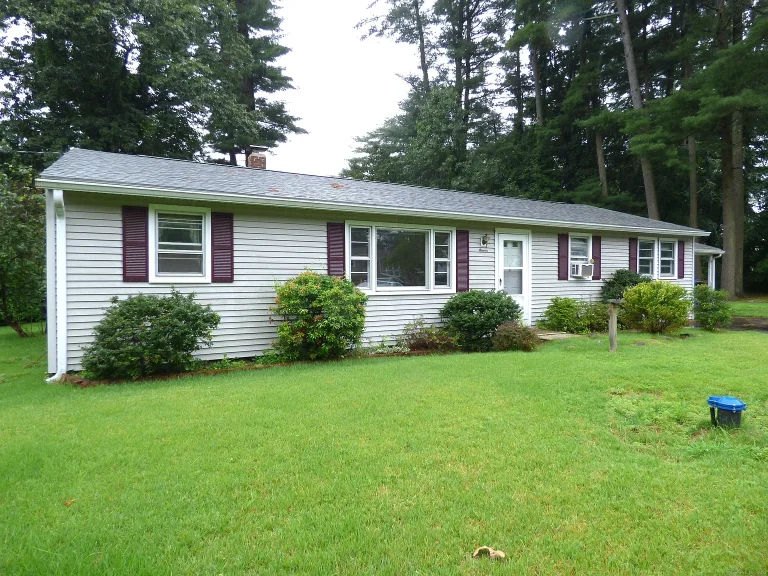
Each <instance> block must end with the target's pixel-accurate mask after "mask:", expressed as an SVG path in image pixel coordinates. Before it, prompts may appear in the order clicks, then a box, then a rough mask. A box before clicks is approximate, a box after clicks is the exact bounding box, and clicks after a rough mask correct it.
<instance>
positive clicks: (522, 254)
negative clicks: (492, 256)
mask: <svg viewBox="0 0 768 576" xmlns="http://www.w3.org/2000/svg"><path fill="white" fill-rule="evenodd" d="M529 241H530V240H529V237H528V235H527V234H499V244H498V250H497V252H496V256H497V258H498V264H497V266H496V270H498V279H497V285H498V289H499V290H504V292H506V293H507V294H509V295H510V296H511V297H512V298H513V299H514V300H515V302H517V303H518V304H519V305H520V308H521V309H522V311H523V320H525V321H526V322H528V323H530V310H529V307H530V303H531V295H530V294H529V291H530V290H529V285H530V282H529V278H530V274H531V263H530V262H529V250H528V248H529V246H528V242H529Z"/></svg>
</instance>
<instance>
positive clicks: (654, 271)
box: [635, 238, 659, 280]
mask: <svg viewBox="0 0 768 576" xmlns="http://www.w3.org/2000/svg"><path fill="white" fill-rule="evenodd" d="M641 242H653V261H652V262H651V273H650V274H644V273H642V272H640V243H641ZM635 256H636V257H637V273H638V274H640V275H641V276H646V277H648V278H652V279H654V280H655V279H656V278H658V277H659V242H658V239H656V238H638V239H637V254H636V255H635Z"/></svg>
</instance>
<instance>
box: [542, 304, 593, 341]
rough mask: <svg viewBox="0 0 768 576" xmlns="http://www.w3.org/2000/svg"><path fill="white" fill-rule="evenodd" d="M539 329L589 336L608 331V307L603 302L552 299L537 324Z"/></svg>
mask: <svg viewBox="0 0 768 576" xmlns="http://www.w3.org/2000/svg"><path fill="white" fill-rule="evenodd" d="M537 325H538V326H539V327H540V328H544V329H545V330H556V331H557V332H569V333H571V334H589V333H590V332H607V331H608V305H607V304H605V303H603V302H585V301H583V300H576V299H575V298H561V297H558V296H556V297H554V298H552V301H551V302H550V303H549V306H547V309H546V310H545V311H544V313H543V314H542V315H541V319H540V320H539V321H538V322H537Z"/></svg>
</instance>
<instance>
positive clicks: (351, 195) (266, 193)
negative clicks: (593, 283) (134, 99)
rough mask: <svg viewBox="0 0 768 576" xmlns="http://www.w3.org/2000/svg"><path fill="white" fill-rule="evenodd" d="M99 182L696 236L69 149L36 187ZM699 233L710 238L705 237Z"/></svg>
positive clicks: (569, 208)
mask: <svg viewBox="0 0 768 576" xmlns="http://www.w3.org/2000/svg"><path fill="white" fill-rule="evenodd" d="M57 182H58V183H59V184H60V186H61V187H64V186H63V185H61V182H68V183H70V184H77V183H84V184H100V185H105V186H125V187H137V188H144V189H162V190H175V191H179V192H184V193H188V194H189V196H190V198H193V197H194V195H195V194H196V193H198V194H204V193H217V194H231V195H236V196H243V197H247V198H249V199H252V200H253V203H254V204H258V203H259V200H260V199H261V200H265V201H266V200H271V201H275V200H281V199H282V200H285V201H296V202H310V203H317V206H318V207H324V208H328V207H329V205H330V206H336V207H339V208H341V207H347V208H349V207H360V208H361V209H363V210H364V211H366V212H372V213H375V212H376V210H377V209H379V210H383V211H385V210H393V209H394V210H403V211H408V210H413V211H418V212H421V213H422V215H423V212H424V211H428V212H430V213H433V215H434V216H441V215H445V216H446V217H451V218H456V217H457V215H466V218H467V220H472V219H473V217H475V218H477V217H480V218H483V219H487V218H493V217H498V218H500V219H501V220H506V219H520V220H541V221H545V222H546V223H554V222H560V223H567V224H571V225H574V224H575V225H578V224H585V225H590V226H591V227H599V226H606V227H607V228H613V227H622V228H634V229H646V228H647V229H655V230H666V231H669V232H680V233H683V234H688V235H690V234H691V233H693V232H695V229H693V228H689V227H687V226H681V225H678V224H671V223H668V222H658V221H655V220H649V219H648V218H642V217H640V216H633V215H631V214H624V213H622V212H615V211H613V210H606V209H604V208H596V207H594V206H588V205H585V204H565V203H559V202H542V201H537V200H527V199H523V198H513V197H507V196H493V195H489V194H476V193H472V192H458V191H454V190H438V189H434V188H422V187H417V186H404V185H401V184H385V183H380V182H366V181H360V180H349V179H344V178H332V177H326V176H309V175H305V174H293V173H288V172H276V171H273V170H254V169H251V168H244V167H235V166H227V165H221V164H205V163H201V162H192V161H184V160H171V159H167V158H154V157H148V156H132V155H127V154H113V153H107V152H95V151H92V150H82V149H79V148H74V149H71V150H70V151H68V152H66V153H65V154H64V155H63V156H62V157H61V158H59V159H58V160H57V161H56V162H54V163H53V164H52V165H51V166H50V167H48V168H47V169H46V170H45V171H43V173H42V174H41V175H40V178H39V179H38V185H40V186H44V187H50V188H53V187H56V183H57ZM700 235H702V236H703V235H707V234H706V232H701V234H700Z"/></svg>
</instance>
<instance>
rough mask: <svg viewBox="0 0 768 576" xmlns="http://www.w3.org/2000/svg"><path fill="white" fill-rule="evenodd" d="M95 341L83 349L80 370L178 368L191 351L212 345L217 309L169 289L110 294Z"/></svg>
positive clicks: (128, 374)
mask: <svg viewBox="0 0 768 576" xmlns="http://www.w3.org/2000/svg"><path fill="white" fill-rule="evenodd" d="M111 302H112V305H111V306H110V307H109V308H108V309H107V312H106V314H105V315H104V319H103V320H102V321H101V322H99V324H98V325H97V326H96V328H95V329H94V331H93V333H94V341H93V344H92V345H91V346H89V347H88V348H87V349H86V350H85V353H84V355H83V368H84V373H85V374H86V375H87V376H89V377H92V378H105V379H119V378H141V377H143V376H151V375H153V374H163V373H171V372H182V371H184V370H188V369H189V368H190V367H191V366H192V365H193V363H194V358H193V356H192V353H193V352H195V351H196V350H200V349H201V348H202V347H204V346H206V347H208V346H211V344H212V332H213V330H214V329H215V328H216V326H218V325H219V315H218V314H216V313H215V312H213V311H211V307H210V306H203V305H201V304H198V303H197V302H195V295H194V294H189V295H187V296H184V295H183V294H181V292H178V291H176V290H172V291H171V294H170V295H169V296H147V295H144V294H139V295H138V296H131V297H129V298H127V299H125V300H118V298H117V297H114V298H112V300H111Z"/></svg>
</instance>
